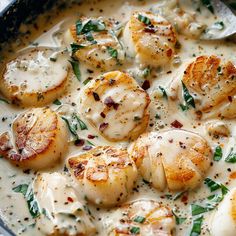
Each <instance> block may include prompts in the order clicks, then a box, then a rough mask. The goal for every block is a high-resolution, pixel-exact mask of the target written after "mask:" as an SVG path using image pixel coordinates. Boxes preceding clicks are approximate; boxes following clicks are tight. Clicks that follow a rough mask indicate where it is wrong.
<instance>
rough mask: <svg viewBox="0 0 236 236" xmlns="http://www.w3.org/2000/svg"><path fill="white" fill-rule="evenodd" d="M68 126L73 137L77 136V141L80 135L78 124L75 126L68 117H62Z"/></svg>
mask: <svg viewBox="0 0 236 236" xmlns="http://www.w3.org/2000/svg"><path fill="white" fill-rule="evenodd" d="M61 118H62V119H63V120H64V121H65V122H66V124H67V127H68V129H69V131H70V132H71V134H72V135H73V136H75V138H76V139H78V138H79V137H78V134H77V129H78V128H77V124H73V123H72V122H70V121H69V120H68V119H67V118H66V117H64V116H62V117H61Z"/></svg>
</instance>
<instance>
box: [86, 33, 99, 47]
mask: <svg viewBox="0 0 236 236" xmlns="http://www.w3.org/2000/svg"><path fill="white" fill-rule="evenodd" d="M85 36H86V39H87V40H88V41H89V42H91V44H96V43H97V41H96V40H95V39H94V37H93V35H92V33H91V32H88V33H87V34H85Z"/></svg>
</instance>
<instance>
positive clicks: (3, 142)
mask: <svg viewBox="0 0 236 236" xmlns="http://www.w3.org/2000/svg"><path fill="white" fill-rule="evenodd" d="M12 148H13V146H12V144H11V140H10V136H9V133H8V132H5V133H3V134H1V135H0V155H1V156H3V157H5V156H7V155H8V152H9V151H10V150H11V149H12Z"/></svg>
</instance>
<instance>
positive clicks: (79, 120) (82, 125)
mask: <svg viewBox="0 0 236 236" xmlns="http://www.w3.org/2000/svg"><path fill="white" fill-rule="evenodd" d="M74 115H75V117H76V119H77V121H78V123H79V126H80V129H81V130H86V129H88V127H87V125H86V124H85V123H84V122H83V121H82V120H81V119H80V118H79V117H78V116H77V115H76V114H74Z"/></svg>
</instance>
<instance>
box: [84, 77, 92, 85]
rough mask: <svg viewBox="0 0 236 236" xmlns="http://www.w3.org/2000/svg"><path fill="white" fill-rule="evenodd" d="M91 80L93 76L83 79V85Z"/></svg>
mask: <svg viewBox="0 0 236 236" xmlns="http://www.w3.org/2000/svg"><path fill="white" fill-rule="evenodd" d="M90 81H91V78H87V79H86V80H85V81H83V85H86V84H87V83H89V82H90Z"/></svg>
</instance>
